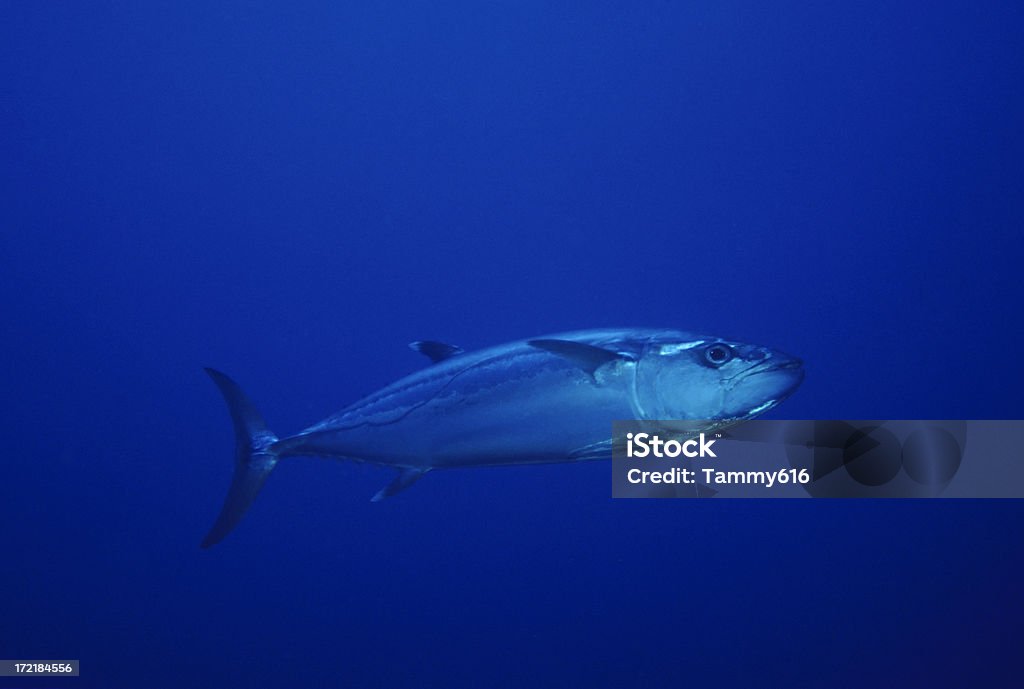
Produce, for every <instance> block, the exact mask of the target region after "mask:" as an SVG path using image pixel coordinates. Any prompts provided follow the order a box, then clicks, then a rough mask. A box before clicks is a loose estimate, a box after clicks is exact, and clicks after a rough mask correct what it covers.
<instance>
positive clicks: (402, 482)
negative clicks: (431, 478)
mask: <svg viewBox="0 0 1024 689" xmlns="http://www.w3.org/2000/svg"><path fill="white" fill-rule="evenodd" d="M428 471H430V469H401V470H400V471H399V472H398V476H396V477H395V480H394V481H392V482H391V483H389V484H388V485H387V486H385V487H384V488H381V489H380V490H379V491H377V494H376V495H374V496H373V497H372V498H370V502H380V501H381V500H383V499H384V498H390V497H391V496H392V495H395V494H396V493H401V492H402V491H403V490H405V489H406V488H408V487H409V486H411V485H412V484H414V483H416V481H418V480H419V478H420V476H422V475H423V474H425V473H427V472H428Z"/></svg>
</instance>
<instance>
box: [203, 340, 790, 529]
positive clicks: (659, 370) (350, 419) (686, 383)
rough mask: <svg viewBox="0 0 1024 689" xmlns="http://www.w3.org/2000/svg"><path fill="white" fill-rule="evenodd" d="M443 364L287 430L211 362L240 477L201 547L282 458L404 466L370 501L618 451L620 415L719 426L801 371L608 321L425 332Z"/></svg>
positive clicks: (768, 398)
mask: <svg viewBox="0 0 1024 689" xmlns="http://www.w3.org/2000/svg"><path fill="white" fill-rule="evenodd" d="M411 346H412V347H413V348H414V349H417V350H418V351H420V352H422V353H423V354H425V355H426V356H428V357H429V358H430V359H431V360H432V362H433V363H431V364H430V365H428V366H426V367H425V368H423V369H421V370H419V371H417V372H415V373H413V374H411V375H408V376H406V377H404V378H402V379H400V380H398V381H395V382H394V383H392V384H391V385H388V386H386V387H384V388H382V389H380V390H379V391H377V392H375V393H373V394H371V395H369V396H367V397H365V398H363V399H361V400H359V401H357V402H355V403H353V404H351V405H350V406H348V407H346V408H345V409H342V410H341V411H339V412H338V413H336V414H333V415H331V416H329V417H327V418H326V419H324V420H322V421H319V422H317V423H315V424H314V425H312V426H310V427H309V428H307V429H305V430H303V431H301V432H299V433H297V434H295V435H293V436H289V437H286V438H278V437H277V436H276V435H274V434H273V433H272V432H270V431H269V430H268V429H267V427H266V424H265V423H264V422H263V420H262V417H260V415H259V413H258V412H257V411H256V409H255V407H254V406H253V405H252V403H251V402H249V400H248V399H247V398H246V397H245V395H244V393H242V391H241V389H240V388H239V387H238V385H237V384H236V383H234V381H232V380H231V379H230V378H228V377H227V376H226V375H224V374H222V373H219V372H217V371H213V370H211V369H207V371H208V373H209V374H210V376H211V377H212V378H213V380H214V382H215V383H216V384H217V385H218V387H219V388H220V389H221V392H222V393H223V395H224V397H225V400H226V401H227V403H228V406H229V409H230V410H231V413H232V418H233V420H234V423H235V432H236V439H237V443H238V449H237V450H236V466H235V477H234V479H233V482H232V486H231V488H230V489H229V493H228V497H227V499H226V501H225V505H224V508H223V509H222V512H221V515H220V517H219V518H218V520H217V523H216V524H215V525H214V527H213V529H212V530H211V532H210V534H209V535H208V536H207V539H206V541H204V546H208V545H212V544H213V543H216V542H218V541H219V540H221V539H222V538H223V537H224V536H225V535H227V533H228V532H229V531H230V530H231V529H232V528H233V527H234V525H235V524H236V523H237V522H238V520H239V519H240V518H241V516H242V514H244V512H245V510H246V509H247V508H248V506H249V504H250V503H251V502H252V500H253V499H254V498H255V495H256V493H257V492H258V491H259V489H260V488H261V487H262V485H263V482H264V481H265V480H266V477H267V476H268V475H269V473H270V471H271V470H272V469H273V468H274V467H275V466H276V464H277V462H279V461H280V460H282V459H284V458H288V457H294V456H320V457H328V458H334V459H345V460H352V461H358V462H368V463H373V464H379V465H385V466H391V467H394V468H396V469H398V470H399V474H398V477H397V478H396V479H395V481H394V482H392V484H391V485H389V486H388V487H386V488H385V489H383V490H382V491H381V492H380V493H378V494H377V495H376V496H375V497H374V499H382V498H384V497H387V496H389V495H393V494H395V493H397V492H399V491H401V490H403V489H405V488H407V487H408V486H409V485H411V484H412V483H414V482H415V481H416V480H417V479H418V478H419V477H420V476H422V475H423V474H424V473H426V472H427V471H430V470H433V469H442V468H456V467H470V466H497V465H510V464H536V463H547V462H564V461H581V460H590V459H599V458H607V457H609V456H610V446H611V423H612V421H614V420H618V419H689V420H695V421H698V422H699V423H698V425H697V426H695V428H696V429H698V430H710V429H711V428H718V427H722V426H725V425H728V424H730V423H736V422H737V421H740V420H744V419H747V418H751V417H752V416H755V415H757V414H760V413H763V412H765V411H767V410H768V409H770V408H772V407H774V406H776V405H777V404H778V403H779V402H781V401H782V400H783V399H785V398H786V397H787V396H789V395H790V394H791V393H792V392H793V391H794V390H795V389H796V387H797V386H798V385H799V384H800V381H801V380H802V379H803V369H802V363H801V362H800V360H799V359H796V358H794V357H791V356H789V355H787V354H785V353H783V352H780V351H778V350H773V349H769V348H767V347H762V346H758V345H749V344H744V343H739V342H732V341H727V340H724V339H721V338H716V337H710V336H700V335H692V334H689V333H685V332H682V331H677V330H662V329H640V328H632V329H598V330H585V331H577V332H571V333H562V334H558V335H551V336H547V337H542V338H534V339H530V340H519V341H516V342H510V343H507V344H502V345H498V346H494V347H490V348H487V349H482V350H478V351H476V352H468V353H467V352H463V351H462V350H461V349H460V348H459V347H456V346H453V345H448V344H444V343H440V342H415V343H413V344H412V345H411Z"/></svg>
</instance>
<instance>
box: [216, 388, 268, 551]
mask: <svg viewBox="0 0 1024 689" xmlns="http://www.w3.org/2000/svg"><path fill="white" fill-rule="evenodd" d="M205 370H206V373H207V375H209V376H210V378H212V379H213V382H214V383H215V384H216V385H217V387H218V388H219V389H220V394H221V395H223V396H224V401H225V402H227V405H228V411H229V412H231V421H232V423H233V424H234V426H235V473H234V475H233V476H232V477H231V486H230V487H229V488H228V494H227V496H226V497H225V498H224V506H223V507H221V510H220V515H218V517H217V521H216V522H214V524H213V527H212V528H211V529H210V532H209V533H208V534H206V538H204V539H203V543H202V547H203V548H209V547H210V546H212V545H215V544H217V543H220V542H221V541H222V540H223V539H224V537H225V536H227V535H228V534H229V533H231V530H232V529H234V528H235V526H237V525H238V522H239V521H241V519H242V515H244V514H245V512H246V510H248V509H249V505H251V504H252V502H253V500H255V499H256V495H257V494H258V493H259V492H260V488H262V487H263V484H264V483H265V482H266V480H267V477H268V476H270V472H271V471H273V469H274V466H275V465H276V464H277V460H278V456H277V453H276V452H274V449H273V445H274V443H276V442H277V436H276V435H274V434H273V433H271V432H270V430H268V429H267V425H266V423H265V422H264V421H263V417H262V416H261V415H260V413H259V412H258V411H256V407H255V406H254V405H253V403H252V402H250V401H249V398H248V397H246V396H245V393H244V392H242V388H240V387H239V386H238V383H236V382H235V381H233V380H231V378H229V377H228V376H226V375H224V374H223V373H221V372H220V371H215V370H213V369H212V368H208V369H205Z"/></svg>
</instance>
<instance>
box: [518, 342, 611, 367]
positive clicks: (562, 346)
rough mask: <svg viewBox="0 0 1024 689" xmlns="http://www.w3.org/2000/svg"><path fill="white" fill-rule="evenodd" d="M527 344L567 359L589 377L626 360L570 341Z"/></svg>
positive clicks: (609, 352) (608, 352) (596, 348)
mask: <svg viewBox="0 0 1024 689" xmlns="http://www.w3.org/2000/svg"><path fill="white" fill-rule="evenodd" d="M527 344H529V345H530V346H531V347H536V348H537V349H543V350H545V351H548V352H551V353H552V354H557V355H558V356H560V357H562V358H563V359H568V360H569V361H571V362H572V363H574V364H576V365H577V366H579V367H580V368H581V369H583V370H584V371H586V372H587V373H589V374H590V375H594V371H596V370H597V369H599V368H601V367H602V366H604V365H605V364H607V363H608V362H611V361H615V360H616V359H626V358H628V357H626V356H623V355H622V354H619V353H618V352H613V351H611V350H610V349H604V348H602V347H595V346H594V345H588V344H584V343H583V342H573V341H572V340H530V341H529V342H528V343H527Z"/></svg>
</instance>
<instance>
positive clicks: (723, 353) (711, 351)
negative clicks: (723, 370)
mask: <svg viewBox="0 0 1024 689" xmlns="http://www.w3.org/2000/svg"><path fill="white" fill-rule="evenodd" d="M732 357H733V351H732V347H730V346H729V345H725V344H722V343H718V344H713V345H711V346H710V347H708V348H707V349H705V350H704V358H705V359H706V360H707V362H708V363H709V364H711V365H712V366H721V365H722V364H724V363H725V362H727V361H728V360H729V359H731V358H732Z"/></svg>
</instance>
